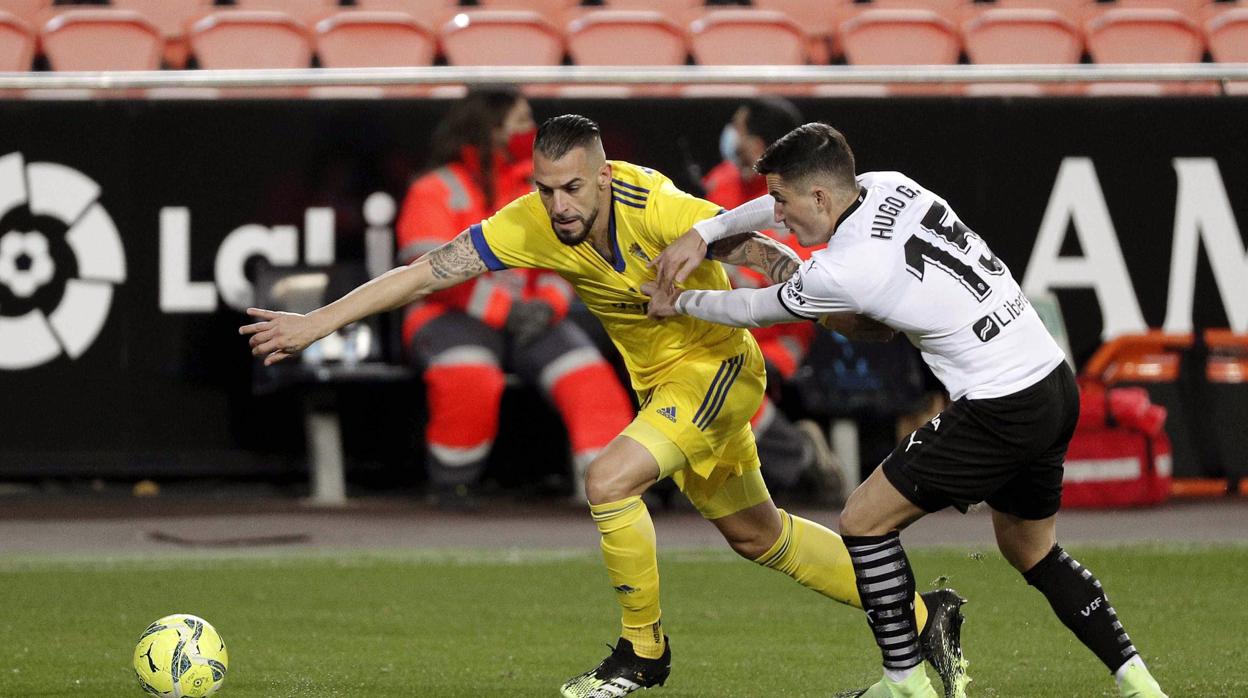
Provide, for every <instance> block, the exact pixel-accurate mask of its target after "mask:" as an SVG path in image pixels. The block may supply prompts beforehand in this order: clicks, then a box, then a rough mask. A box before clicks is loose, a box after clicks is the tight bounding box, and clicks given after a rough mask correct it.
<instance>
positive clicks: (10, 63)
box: [0, 12, 35, 73]
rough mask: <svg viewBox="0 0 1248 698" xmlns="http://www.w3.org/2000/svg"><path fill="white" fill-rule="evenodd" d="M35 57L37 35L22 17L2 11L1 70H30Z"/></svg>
mask: <svg viewBox="0 0 1248 698" xmlns="http://www.w3.org/2000/svg"><path fill="white" fill-rule="evenodd" d="M34 57H35V35H34V32H32V31H31V29H30V26H29V25H27V24H26V23H25V22H23V21H22V20H21V18H19V17H17V16H15V15H12V14H9V13H8V12H0V71H4V72H10V73H18V72H23V71H26V70H30V62H31V60H33V59H34Z"/></svg>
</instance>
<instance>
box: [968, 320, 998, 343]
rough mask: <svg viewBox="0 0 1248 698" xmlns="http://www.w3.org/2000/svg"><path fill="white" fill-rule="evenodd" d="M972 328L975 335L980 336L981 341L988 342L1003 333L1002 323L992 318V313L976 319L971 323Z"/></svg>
mask: <svg viewBox="0 0 1248 698" xmlns="http://www.w3.org/2000/svg"><path fill="white" fill-rule="evenodd" d="M971 329H972V330H973V331H974V332H975V336H976V337H979V341H981V342H987V341H988V340H990V339H992V338H993V337H996V336H997V335H999V334H1001V325H999V324H998V323H997V321H996V320H994V319H992V316H991V315H985V316H983V317H981V318H980V319H978V320H976V321H975V324H974V325H971Z"/></svg>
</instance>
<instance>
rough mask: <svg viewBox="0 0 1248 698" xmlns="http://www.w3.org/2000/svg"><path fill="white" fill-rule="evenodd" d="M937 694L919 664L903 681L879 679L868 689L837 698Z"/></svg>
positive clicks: (913, 697)
mask: <svg viewBox="0 0 1248 698" xmlns="http://www.w3.org/2000/svg"><path fill="white" fill-rule="evenodd" d="M938 697H939V694H938V693H936V689H935V688H933V687H932V681H931V679H929V678H927V674H926V673H925V672H924V671H923V665H922V664H920V665H919V666H918V667H917V668H916V669H915V671H913V672H911V673H910V675H909V676H907V677H906V680H905V681H902V682H901V683H896V682H893V681H889V680H888V678H887V677H885V678H882V679H880V680H879V681H877V682H875V683H874V684H872V685H871V686H870V687H869V688H865V689H861V690H858V691H850V692H848V693H841V694H839V695H838V696H837V698H938Z"/></svg>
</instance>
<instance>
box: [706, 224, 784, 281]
mask: <svg viewBox="0 0 1248 698" xmlns="http://www.w3.org/2000/svg"><path fill="white" fill-rule="evenodd" d="M708 256H709V257H710V258H711V259H714V260H718V261H720V262H724V263H725V264H734V265H736V266H739V267H749V268H750V269H753V270H754V271H756V272H758V273H759V274H762V275H763V276H764V277H766V278H767V279H768V281H770V282H771V283H772V284H779V283H784V282H785V281H788V279H789V277H790V276H793V272H795V271H797V268H798V267H800V266H801V265H802V260H801V258H800V257H798V256H797V253H796V252H794V251H793V250H792V249H791V248H789V247H788V246H786V245H782V244H780V243H779V242H776V241H775V240H772V239H771V238H769V237H767V236H766V235H763V234H761V233H741V234H740V235H733V236H732V237H727V238H724V239H723V240H718V241H716V242H713V243H711V246H710V254H709V255H708Z"/></svg>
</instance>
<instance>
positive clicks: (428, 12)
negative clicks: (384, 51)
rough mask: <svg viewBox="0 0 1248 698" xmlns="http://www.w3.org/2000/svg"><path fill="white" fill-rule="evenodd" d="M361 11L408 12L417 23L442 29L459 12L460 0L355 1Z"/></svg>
mask: <svg viewBox="0 0 1248 698" xmlns="http://www.w3.org/2000/svg"><path fill="white" fill-rule="evenodd" d="M355 7H356V9H359V10H369V11H377V12H406V13H407V14H409V15H411V16H412V17H415V18H416V21H417V22H421V23H422V24H425V25H428V26H430V27H440V26H442V25H443V24H445V23H446V22H447V20H449V19H450V18H451V17H454V16H455V13H457V12H459V2H458V0H355Z"/></svg>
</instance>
